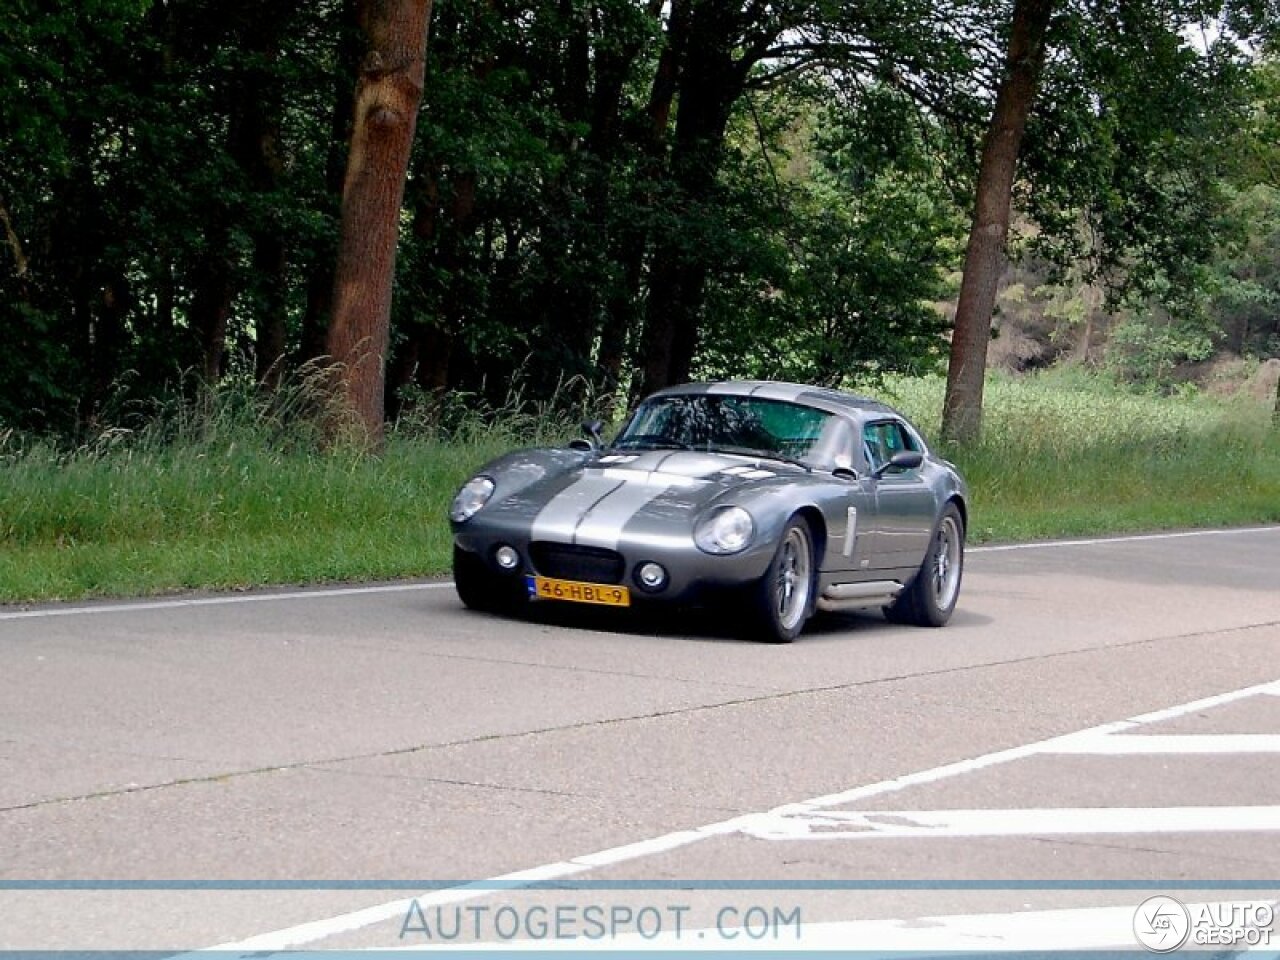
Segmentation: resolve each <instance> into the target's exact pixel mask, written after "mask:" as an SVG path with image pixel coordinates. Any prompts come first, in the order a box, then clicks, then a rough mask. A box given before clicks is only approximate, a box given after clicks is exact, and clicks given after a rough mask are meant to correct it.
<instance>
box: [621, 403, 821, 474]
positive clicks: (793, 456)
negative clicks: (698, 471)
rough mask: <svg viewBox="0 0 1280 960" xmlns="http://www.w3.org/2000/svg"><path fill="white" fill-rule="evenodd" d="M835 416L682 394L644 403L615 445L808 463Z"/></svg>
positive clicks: (793, 407)
mask: <svg viewBox="0 0 1280 960" xmlns="http://www.w3.org/2000/svg"><path fill="white" fill-rule="evenodd" d="M836 419H837V418H836V417H835V416H834V415H833V414H830V413H825V412H823V411H822V410H815V409H814V408H812V407H806V406H802V405H800V404H797V403H787V402H785V401H782V400H768V399H765V398H763V397H747V396H736V395H731V394H712V393H701V394H679V395H675V396H668V397H658V398H655V399H653V400H647V401H645V402H644V403H642V404H641V405H640V406H639V407H638V408H637V409H636V412H635V413H634V414H633V415H632V417H631V419H630V420H628V421H627V424H626V426H624V427H623V428H622V432H621V433H620V434H618V438H617V439H616V440H615V441H614V444H613V445H614V447H615V448H619V449H670V450H708V451H713V452H719V453H739V454H743V455H745V456H764V457H769V458H772V459H777V460H786V461H790V462H793V463H800V464H802V465H806V466H807V465H808V464H809V463H811V462H814V461H815V460H818V461H820V460H823V459H826V458H824V457H821V456H816V455H817V454H818V452H819V450H818V448H819V447H820V446H822V445H823V444H824V438H828V437H830V436H831V433H832V431H831V430H825V431H824V428H825V427H827V426H828V424H829V423H830V422H831V421H833V420H836Z"/></svg>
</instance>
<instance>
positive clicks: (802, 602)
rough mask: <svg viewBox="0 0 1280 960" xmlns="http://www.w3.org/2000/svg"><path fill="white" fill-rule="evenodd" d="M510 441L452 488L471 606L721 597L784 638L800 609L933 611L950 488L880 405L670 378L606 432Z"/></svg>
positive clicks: (949, 565)
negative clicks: (513, 447)
mask: <svg viewBox="0 0 1280 960" xmlns="http://www.w3.org/2000/svg"><path fill="white" fill-rule="evenodd" d="M587 429H588V430H589V432H590V433H591V439H590V440H577V441H574V442H573V443H572V444H570V446H569V447H568V448H562V449H535V450H520V451H517V452H514V453H510V454H507V455H506V456H504V457H500V458H499V459H497V460H495V461H493V462H492V463H490V464H488V465H486V466H485V467H484V468H483V469H481V470H480V471H479V472H478V473H477V474H476V476H474V477H473V478H472V479H470V480H468V481H467V483H466V484H465V485H463V487H462V489H461V490H460V491H459V492H458V495H457V497H455V498H454V501H453V506H452V508H451V509H450V519H451V520H452V523H453V536H454V550H453V575H454V581H455V583H456V585H457V590H458V596H459V597H461V599H462V602H463V603H465V604H466V605H467V606H469V607H473V608H477V609H490V610H492V609H511V608H512V607H515V606H518V605H520V604H524V603H541V602H550V603H556V602H560V603H578V604H595V605H602V606H611V607H629V606H633V605H637V606H638V605H641V604H644V603H648V602H659V601H660V602H663V603H681V602H685V603H696V604H707V603H717V602H718V603H724V604H726V605H727V606H728V609H731V610H733V611H734V612H735V613H739V614H741V622H742V626H743V628H744V630H745V632H747V633H748V634H749V635H751V636H754V637H757V638H759V639H762V640H767V641H772V642H777V643H786V642H789V641H791V640H793V639H795V637H796V636H797V635H798V634H799V633H800V631H801V630H802V629H804V625H805V622H806V621H807V620H808V619H809V617H810V616H811V615H812V614H813V612H814V611H815V610H850V609H856V608H866V607H884V609H885V613H886V615H887V616H888V617H890V618H891V619H893V620H899V621H903V622H909V623H916V624H920V625H922V626H933V627H940V626H942V625H943V624H945V623H946V622H947V620H948V619H949V618H950V617H951V612H952V610H954V609H955V605H956V598H957V596H958V595H959V593H960V575H961V571H962V568H963V564H964V534H965V524H966V521H967V519H968V506H967V501H968V491H967V489H966V487H965V483H964V480H963V479H962V478H961V476H960V474H959V472H958V471H957V470H956V468H955V467H954V466H953V465H952V464H950V463H948V462H947V461H945V460H943V459H941V458H939V457H937V456H935V455H934V454H932V453H930V451H929V447H928V445H927V444H926V443H925V442H924V439H923V438H922V437H921V436H920V434H919V433H918V432H917V431H916V429H915V428H914V427H913V426H912V425H911V424H910V423H908V422H907V420H906V419H905V418H904V417H903V416H902V415H901V414H899V413H897V412H896V411H895V410H893V409H892V408H890V407H887V406H885V405H884V404H882V403H879V402H877V401H875V400H869V399H867V398H865V397H858V396H853V395H851V394H847V393H841V392H839V391H835V390H825V389H819V388H815V387H806V386H801V385H798V384H790V383H768V382H755V381H735V382H726V383H698V384H688V385H685V386H679V387H672V388H670V389H667V390H662V391H660V392H658V393H656V394H654V395H653V396H651V397H649V398H648V399H647V400H645V401H644V402H643V403H641V404H640V406H639V407H638V408H637V409H636V410H635V412H634V413H632V414H631V416H630V417H629V418H628V419H627V421H626V423H625V424H624V425H623V427H622V430H621V431H620V432H619V433H618V435H617V437H615V438H614V440H613V442H612V443H607V444H606V443H604V442H603V441H602V439H601V438H600V434H599V424H589V425H587Z"/></svg>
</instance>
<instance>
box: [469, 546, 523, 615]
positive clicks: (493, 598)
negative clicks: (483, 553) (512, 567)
mask: <svg viewBox="0 0 1280 960" xmlns="http://www.w3.org/2000/svg"><path fill="white" fill-rule="evenodd" d="M453 586H454V589H455V590H457V591H458V599H459V600H461V601H462V602H463V603H464V604H465V605H466V606H467V607H468V608H469V609H471V610H483V611H486V612H489V613H492V612H495V611H501V610H510V609H511V608H512V607H514V606H515V605H516V604H517V603H518V602H519V600H520V599H522V598H523V596H524V594H523V587H524V582H523V579H521V578H519V577H516V576H514V575H511V576H501V575H499V574H496V573H494V572H492V571H491V570H489V568H488V567H486V566H485V562H484V560H483V559H481V558H480V557H478V556H476V554H474V553H468V552H467V551H466V550H463V549H462V548H461V547H457V546H455V547H454V548H453Z"/></svg>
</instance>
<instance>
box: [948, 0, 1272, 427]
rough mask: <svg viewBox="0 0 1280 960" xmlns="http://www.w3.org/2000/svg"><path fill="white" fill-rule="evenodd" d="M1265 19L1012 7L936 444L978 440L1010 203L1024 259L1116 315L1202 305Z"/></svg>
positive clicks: (1182, 10)
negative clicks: (1139, 307) (1031, 235)
mask: <svg viewBox="0 0 1280 960" xmlns="http://www.w3.org/2000/svg"><path fill="white" fill-rule="evenodd" d="M1273 6H1274V4H1273V3H1271V0H1259V2H1254V0H1239V2H1237V0H1219V2H1217V3H1214V4H1210V5H1209V6H1208V7H1206V6H1205V5H1204V4H1203V3H1199V2H1183V0H1177V2H1172V3H1164V2H1159V3H1157V2H1148V0H1014V2H1013V7H1012V18H1011V20H1010V23H1009V27H1008V37H1009V39H1008V55H1007V57H1006V66H1005V69H1004V70H1003V72H1002V74H1001V78H1000V80H999V83H998V84H997V86H996V98H995V106H994V109H993V112H992V122H991V125H990V126H989V128H988V134H987V137H986V139H985V140H984V143H983V152H982V158H981V164H980V170H979V175H978V177H977V180H976V185H975V203H974V210H975V215H974V221H973V228H972V232H971V240H970V246H969V251H968V255H967V257H966V269H965V277H964V282H963V288H962V292H961V301H960V304H959V306H958V310H957V317H956V323H955V331H954V333H953V340H952V354H951V364H950V369H949V371H948V384H947V396H946V399H945V402H944V417H943V433H944V435H946V436H947V437H949V438H951V439H954V440H968V439H972V438H974V437H976V436H977V434H978V432H979V430H980V428H981V418H982V378H983V376H984V374H985V359H986V345H987V341H988V339H989V336H990V330H991V316H992V311H993V309H994V306H995V292H996V284H997V283H998V278H999V265H1000V263H1001V259H1002V255H1003V249H1004V245H1005V241H1006V239H1007V233H1008V228H1007V224H1008V219H1009V216H1008V212H1009V210H1010V206H1011V199H1012V200H1016V201H1017V202H1018V206H1019V207H1020V209H1021V211H1022V212H1023V214H1024V215H1025V216H1026V217H1027V218H1028V220H1029V221H1030V223H1031V224H1033V225H1034V229H1035V230H1036V231H1038V236H1037V237H1036V238H1035V241H1034V246H1035V247H1036V249H1037V250H1038V251H1039V252H1040V253H1042V254H1045V255H1046V256H1048V257H1050V259H1052V260H1054V261H1056V262H1057V263H1058V264H1059V265H1065V264H1067V263H1069V262H1071V261H1073V260H1074V261H1076V262H1078V263H1084V264H1086V265H1087V269H1085V271H1084V273H1085V277H1086V279H1087V280H1100V281H1102V282H1104V283H1105V284H1106V286H1107V287H1108V288H1109V290H1110V293H1111V298H1112V302H1113V303H1115V304H1119V303H1122V302H1124V301H1130V302H1135V301H1141V300H1151V299H1153V298H1154V300H1155V301H1156V304H1155V305H1156V307H1157V308H1169V309H1171V310H1175V311H1176V310H1178V309H1179V308H1180V307H1187V306H1189V305H1190V304H1191V303H1193V302H1194V300H1195V299H1196V298H1197V297H1198V296H1199V295H1200V294H1201V292H1202V284H1201V282H1200V279H1199V278H1200V277H1201V276H1202V275H1203V272H1204V264H1205V263H1206V262H1207V261H1208V260H1209V259H1210V258H1211V257H1212V255H1213V250H1214V245H1215V243H1214V241H1215V239H1216V238H1217V237H1218V236H1220V235H1221V233H1222V231H1223V229H1224V221H1223V217H1222V213H1223V209H1224V206H1225V200H1224V198H1223V197H1222V195H1221V190H1220V189H1219V185H1218V182H1217V181H1218V179H1219V178H1220V176H1221V173H1222V171H1223V169H1224V168H1225V162H1224V152H1225V150H1226V148H1227V144H1229V142H1230V141H1231V138H1232V136H1233V131H1234V130H1235V129H1236V128H1237V127H1238V126H1239V125H1240V123H1241V122H1242V119H1243V114H1244V110H1245V107H1246V104H1247V90H1248V83H1247V77H1248V64H1249V61H1250V57H1251V54H1250V45H1251V43H1252V42H1256V41H1257V40H1258V39H1259V38H1263V37H1265V36H1267V34H1268V32H1269V31H1271V30H1273V29H1274V16H1275V14H1274V9H1271V8H1272V7H1273ZM1206 25H1207V28H1206ZM1193 32H1194V33H1195V34H1198V36H1197V39H1195V40H1193V39H1191V38H1192V36H1193ZM1210 37H1211V38H1212V39H1210ZM1019 64H1021V67H1019ZM1040 74H1043V75H1042V76H1040ZM1037 77H1039V82H1038V83H1037ZM1023 132H1025V133H1026V134H1027V136H1026V139H1025V141H1024V140H1023V137H1022V134H1023ZM1010 147H1012V148H1013V149H1012V151H1011V150H1010ZM1020 152H1021V153H1022V154H1023V157H1022V162H1023V163H1022V165H1023V168H1024V169H1022V170H1021V172H1020V174H1019V175H1018V176H1016V177H1015V173H1016V172H1017V168H1016V166H1015V165H1016V164H1017V163H1018V162H1019V153H1020ZM1002 224H1003V226H1002Z"/></svg>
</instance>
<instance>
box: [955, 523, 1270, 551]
mask: <svg viewBox="0 0 1280 960" xmlns="http://www.w3.org/2000/svg"><path fill="white" fill-rule="evenodd" d="M1243 533H1280V526H1271V527H1232V528H1231V529H1228V530H1180V531H1178V532H1177V533H1135V534H1130V535H1128V536H1123V537H1095V538H1093V539H1089V540H1031V541H1028V542H1027V543H997V544H992V545H990V546H985V547H969V548H968V549H967V550H966V551H965V552H966V553H1004V552H1005V551H1008V550H1045V549H1049V548H1057V547H1096V546H1101V545H1103V544H1107V543H1141V542H1143V541H1145V540H1183V539H1186V538H1187V537H1219V536H1235V535H1237V534H1243Z"/></svg>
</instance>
